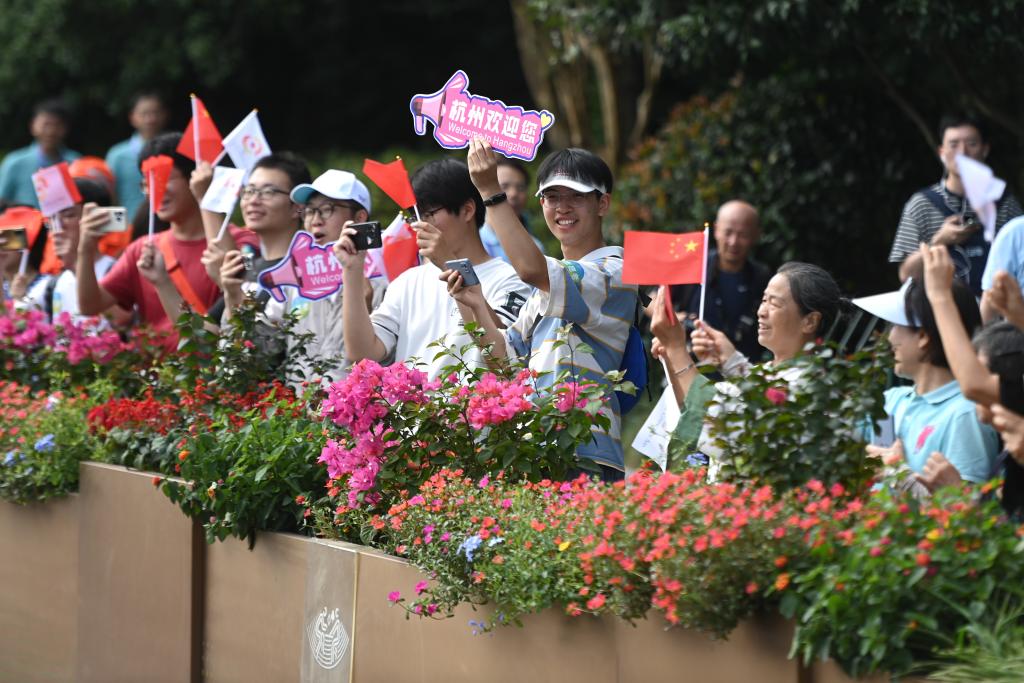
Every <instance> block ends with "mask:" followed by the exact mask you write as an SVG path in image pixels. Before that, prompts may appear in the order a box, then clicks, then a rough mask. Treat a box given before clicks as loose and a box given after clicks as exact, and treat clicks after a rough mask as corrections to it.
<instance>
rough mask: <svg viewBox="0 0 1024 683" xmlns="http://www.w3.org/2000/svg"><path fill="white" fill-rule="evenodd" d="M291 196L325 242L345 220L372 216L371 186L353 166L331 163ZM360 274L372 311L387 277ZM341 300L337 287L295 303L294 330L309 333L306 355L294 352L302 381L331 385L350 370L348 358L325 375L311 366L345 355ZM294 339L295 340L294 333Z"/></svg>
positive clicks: (338, 234)
mask: <svg viewBox="0 0 1024 683" xmlns="http://www.w3.org/2000/svg"><path fill="white" fill-rule="evenodd" d="M291 198H292V201H293V202H295V203H296V204H298V205H299V206H301V207H302V219H303V229H304V230H305V231H306V232H308V233H310V234H311V235H313V238H314V239H315V240H316V243H317V244H318V245H320V246H324V245H326V244H330V243H332V242H336V241H338V238H339V237H341V231H342V229H343V228H344V227H345V225H346V224H349V223H365V222H366V221H368V220H369V219H370V208H371V204H370V191H369V190H368V189H367V188H366V185H364V184H363V182H362V181H360V180H359V179H358V178H356V177H355V175H354V174H352V173H349V172H348V171H340V170H337V169H329V170H327V171H325V172H324V173H322V174H321V175H320V176H318V177H317V179H316V180H314V181H313V182H312V184H305V183H304V184H302V185H297V186H295V188H294V189H293V190H292V194H291ZM360 279H361V280H362V287H363V291H364V294H365V297H366V299H365V301H366V310H367V312H371V311H373V309H374V308H376V307H377V306H378V305H379V304H380V302H381V301H382V300H383V298H384V290H385V289H386V284H385V282H384V280H383V278H373V279H371V280H367V279H366V278H365V276H363V275H362V274H360ZM342 304H343V301H342V293H341V290H338V291H337V292H335V293H334V294H331V295H330V296H328V297H325V298H323V299H318V300H316V301H309V300H307V299H301V300H300V301H297V302H296V303H295V304H294V305H293V310H295V311H296V313H297V314H298V315H299V316H300V317H299V322H298V324H297V325H296V327H295V334H296V335H299V336H301V335H306V334H308V335H310V340H309V342H307V343H306V344H305V346H304V350H305V354H304V355H305V358H303V357H302V355H303V354H293V355H294V357H296V358H297V360H298V364H297V367H296V368H295V370H296V373H295V375H296V378H297V379H296V381H297V382H299V383H301V382H302V381H313V380H315V379H320V383H321V385H323V386H327V385H329V384H330V383H332V382H336V381H338V380H339V379H342V378H343V377H344V376H345V375H346V374H348V373H347V368H348V364H347V363H344V362H342V363H341V364H340V365H338V366H337V367H335V368H333V369H330V370H328V371H327V372H326V373H325V374H324V377H323V378H318V377H316V373H315V372H314V369H313V367H312V366H313V363H314V362H315V361H318V360H340V361H344V358H345V337H344V333H343V322H344V318H343V315H342ZM289 343H294V342H293V340H291V339H289Z"/></svg>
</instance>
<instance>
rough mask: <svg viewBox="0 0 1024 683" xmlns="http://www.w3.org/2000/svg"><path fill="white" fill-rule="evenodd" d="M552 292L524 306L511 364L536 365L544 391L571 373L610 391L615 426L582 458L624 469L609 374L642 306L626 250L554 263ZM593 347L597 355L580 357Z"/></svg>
mask: <svg viewBox="0 0 1024 683" xmlns="http://www.w3.org/2000/svg"><path fill="white" fill-rule="evenodd" d="M547 266H548V282H549V283H550V291H549V292H542V291H540V290H537V291H535V292H534V293H533V295H532V296H531V297H530V299H529V300H528V301H527V302H526V305H525V306H523V309H522V311H520V313H519V318H518V319H517V320H516V322H515V324H514V325H512V327H510V328H509V329H507V330H506V331H505V337H506V340H507V342H508V351H509V354H510V356H512V357H516V356H518V357H519V358H527V357H528V358H529V367H530V369H531V370H536V371H537V372H540V373H545V374H542V375H541V376H540V377H539V378H538V379H537V388H538V389H543V388H545V387H550V386H552V385H553V384H554V383H555V381H556V380H557V379H558V376H559V375H561V374H562V373H563V372H564V371H567V372H568V373H569V375H570V378H571V379H575V381H576V382H595V383H597V384H601V385H604V386H605V387H606V389H607V392H606V393H607V395H608V402H607V404H606V406H605V407H604V408H603V409H602V410H603V411H604V414H605V415H607V416H608V417H609V419H610V420H611V427H610V429H609V431H608V432H604V431H601V430H599V429H596V428H595V429H594V430H593V432H592V434H593V439H592V440H591V441H589V442H587V443H585V444H582V445H581V446H580V447H579V449H578V450H577V454H578V455H579V456H580V457H583V458H588V459H590V460H593V461H594V462H597V463H599V464H601V465H607V466H609V467H613V468H615V469H618V470H622V469H624V461H623V455H622V440H621V434H620V427H621V423H622V417H621V414H620V411H619V404H618V401H617V400H616V398H615V392H613V391H611V385H610V384H609V382H608V381H607V380H606V379H605V377H604V374H605V373H606V372H610V371H613V370H618V369H619V368H620V367H621V366H622V355H623V352H624V351H625V348H626V340H627V339H628V338H629V328H630V326H631V325H632V324H633V315H634V313H635V311H636V305H637V290H636V286H635V285H625V284H623V283H622V247H602V248H600V249H596V250H594V251H592V252H590V253H589V254H587V255H586V256H584V257H583V258H582V259H580V260H579V261H568V260H563V261H559V260H558V259H554V258H551V257H547ZM570 324H571V325H572V328H571V331H570V333H569V336H568V339H567V340H565V338H564V337H563V340H565V341H567V342H568V343H567V344H561V345H558V344H555V342H556V341H558V339H559V335H558V330H559V328H561V327H564V326H566V325H570ZM581 343H582V344H586V345H587V346H589V347H590V348H591V349H593V353H584V352H582V351H580V350H579V349H578V347H579V345H580V344H581Z"/></svg>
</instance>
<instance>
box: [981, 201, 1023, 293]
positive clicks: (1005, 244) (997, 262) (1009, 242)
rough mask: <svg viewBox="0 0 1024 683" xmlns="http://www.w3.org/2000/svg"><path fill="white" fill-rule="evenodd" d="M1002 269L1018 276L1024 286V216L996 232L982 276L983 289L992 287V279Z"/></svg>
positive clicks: (1019, 281)
mask: <svg viewBox="0 0 1024 683" xmlns="http://www.w3.org/2000/svg"><path fill="white" fill-rule="evenodd" d="M1000 270H1005V271H1006V272H1007V273H1009V274H1010V275H1012V276H1013V277H1015V278H1017V282H1018V283H1019V284H1020V285H1021V287H1022V288H1024V216H1021V217H1020V218H1014V219H1013V220H1012V221H1010V222H1009V223H1007V224H1006V225H1004V226H1003V229H1002V230H1000V231H999V232H998V233H996V238H995V239H994V240H993V241H992V249H991V250H990V251H989V253H988V263H986V264H985V273H984V274H983V275H982V276H981V288H982V289H983V290H988V289H992V281H993V280H995V277H996V272H997V271H1000Z"/></svg>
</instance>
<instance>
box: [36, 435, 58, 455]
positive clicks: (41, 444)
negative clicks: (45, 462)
mask: <svg viewBox="0 0 1024 683" xmlns="http://www.w3.org/2000/svg"><path fill="white" fill-rule="evenodd" d="M55 447H56V444H55V443H54V438H53V434H47V435H46V436H44V437H43V438H41V439H39V441H36V445H35V449H36V450H37V451H39V452H40V453H49V452H50V451H52V450H53V449H54V448H55Z"/></svg>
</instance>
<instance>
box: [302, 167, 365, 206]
mask: <svg viewBox="0 0 1024 683" xmlns="http://www.w3.org/2000/svg"><path fill="white" fill-rule="evenodd" d="M314 192H319V193H320V194H322V195H323V196H325V197H330V198H331V199H350V200H352V201H354V202H358V203H359V205H360V206H362V207H363V208H364V209H366V212H367V213H369V212H370V191H369V190H367V189H366V185H364V184H363V183H362V181H361V180H359V178H356V177H355V175H353V174H352V173H349V172H348V171H339V170H337V169H333V168H332V169H329V170H327V171H324V172H323V173H321V174H320V175H319V176H317V178H316V180H314V181H313V184H312V185H310V184H309V183H303V184H302V185H296V186H295V188H294V189H292V194H291V197H292V201H293V202H295V203H296V204H305V203H306V202H308V201H309V197H310V195H312V194H313V193H314Z"/></svg>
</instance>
